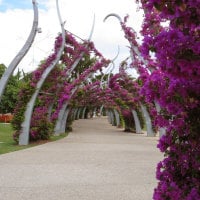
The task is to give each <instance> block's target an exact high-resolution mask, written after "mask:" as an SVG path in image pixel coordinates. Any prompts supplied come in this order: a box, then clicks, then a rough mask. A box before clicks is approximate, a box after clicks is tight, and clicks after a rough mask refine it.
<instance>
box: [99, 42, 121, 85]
mask: <svg viewBox="0 0 200 200" xmlns="http://www.w3.org/2000/svg"><path fill="white" fill-rule="evenodd" d="M117 47H118V48H117V54H116V56H115V57H114V58H113V59H112V60H111V63H112V64H113V66H112V69H111V70H110V67H109V68H108V69H107V71H106V72H105V74H104V75H103V76H102V77H101V81H100V86H101V88H103V78H104V77H105V75H106V74H107V73H108V72H109V71H110V72H109V75H108V80H107V82H109V78H110V75H111V73H112V71H113V70H114V68H115V64H114V61H115V60H116V59H117V57H118V56H119V52H120V47H119V45H118V46H117Z"/></svg>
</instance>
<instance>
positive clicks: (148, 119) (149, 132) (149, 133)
mask: <svg viewBox="0 0 200 200" xmlns="http://www.w3.org/2000/svg"><path fill="white" fill-rule="evenodd" d="M140 106H141V110H142V113H143V115H144V118H145V122H146V127H147V136H149V137H154V136H155V133H154V132H153V128H152V122H151V117H150V115H149V113H148V111H147V108H146V106H145V105H143V104H140Z"/></svg>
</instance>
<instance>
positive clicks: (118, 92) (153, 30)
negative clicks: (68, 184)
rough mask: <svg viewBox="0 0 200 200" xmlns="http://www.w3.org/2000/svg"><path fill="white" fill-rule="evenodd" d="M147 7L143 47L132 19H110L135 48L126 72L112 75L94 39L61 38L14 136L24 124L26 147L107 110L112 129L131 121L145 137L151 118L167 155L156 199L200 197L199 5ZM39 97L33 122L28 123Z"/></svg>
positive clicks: (20, 107)
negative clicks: (131, 70) (144, 129)
mask: <svg viewBox="0 0 200 200" xmlns="http://www.w3.org/2000/svg"><path fill="white" fill-rule="evenodd" d="M137 2H139V1H137ZM140 3H141V6H142V8H143V10H144V23H143V27H142V30H141V33H142V37H143V40H142V44H139V43H138V42H137V40H136V38H137V35H136V32H135V31H134V29H132V28H131V27H128V26H126V21H127V20H128V17H127V16H126V17H125V18H124V20H122V19H121V17H120V16H118V15H117V14H110V15H108V16H107V17H106V19H107V18H108V17H110V16H114V17H117V18H118V19H119V22H120V25H121V27H122V30H123V32H124V36H125V38H126V39H127V40H128V41H129V43H130V58H131V63H130V64H127V63H126V62H124V61H123V62H122V63H121V65H120V66H119V73H116V74H111V73H110V74H108V75H107V76H105V74H104V73H103V68H106V67H108V66H109V64H110V63H111V61H110V60H107V59H105V58H104V57H103V55H102V54H101V53H100V52H99V51H98V50H97V49H96V48H95V46H94V44H93V43H92V42H91V41H89V40H82V41H77V39H76V38H75V37H74V36H73V34H71V33H69V32H67V31H63V32H62V34H59V35H58V37H57V38H56V41H55V47H54V52H53V53H52V54H51V55H50V56H49V57H48V58H47V59H46V60H45V61H44V62H43V63H41V65H40V66H39V67H38V69H36V70H35V71H34V72H33V73H32V74H31V79H30V81H29V82H28V83H27V84H25V85H24V87H23V88H22V89H21V91H20V95H19V99H18V102H17V105H16V109H15V117H14V120H13V126H14V128H15V129H16V133H15V135H14V138H15V140H16V141H18V140H19V138H20V137H22V135H21V134H23V131H22V127H23V126H25V127H26V129H27V130H28V131H27V132H26V135H27V134H28V139H27V138H26V142H25V143H23V142H22V143H20V144H27V143H28V141H29V140H38V139H48V138H49V136H50V134H56V135H59V134H61V133H62V132H64V131H65V129H66V127H67V126H68V125H69V124H70V123H71V121H73V120H75V119H79V118H86V117H88V116H91V117H92V116H94V115H95V114H96V113H97V112H99V113H102V110H104V112H107V114H108V115H109V121H110V123H111V124H112V125H117V126H120V125H121V124H122V123H124V124H125V129H127V130H129V131H135V132H137V133H141V127H142V126H143V124H144V121H145V122H146V125H147V135H148V136H155V133H156V132H157V131H160V140H159V143H158V148H159V149H160V150H161V151H162V152H163V153H164V160H163V161H161V162H160V163H158V166H157V174H156V177H157V179H158V186H157V188H155V191H154V196H153V199H155V200H162V199H163V200H168V199H172V200H173V199H180V200H193V199H194V200H198V199H200V181H199V180H200V137H199V128H200V117H199V116H200V109H199V108H200V96H199V94H200V79H199V75H200V56H199V55H200V48H199V46H200V39H199V38H200V37H199V36H200V28H199V26H200V24H199V23H200V2H199V1H193V0H180V1H167V0H166V1H165V0H163V1H158V0H151V1H146V0H141V1H140ZM163 22H165V24H164V25H163ZM61 27H62V23H61ZM62 28H63V27H62ZM62 30H63V29H62ZM49 66H51V67H50V68H49ZM127 67H132V68H133V67H134V68H135V69H136V70H137V72H138V74H139V77H138V78H137V79H136V78H133V77H131V76H129V75H128V73H127V71H126V68H127ZM47 71H48V73H46V72H47ZM44 74H45V75H44ZM38 80H39V81H38ZM39 82H41V84H40V87H38V83H39ZM37 90H38V91H37ZM34 94H36V95H35V97H34V101H33V107H32V111H31V114H30V113H29V114H30V115H29V119H28V120H29V125H27V124H23V121H24V119H25V118H26V115H24V113H26V112H25V110H26V109H29V103H28V102H30V99H31V98H32V97H33V95H34ZM26 105H28V107H26ZM141 113H143V115H144V116H143V117H142V115H141ZM122 121H123V122H122Z"/></svg>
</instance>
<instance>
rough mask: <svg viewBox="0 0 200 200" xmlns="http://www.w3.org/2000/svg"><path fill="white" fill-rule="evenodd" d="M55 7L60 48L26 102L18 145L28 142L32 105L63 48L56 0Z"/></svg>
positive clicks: (63, 33) (63, 31) (63, 35)
mask: <svg viewBox="0 0 200 200" xmlns="http://www.w3.org/2000/svg"><path fill="white" fill-rule="evenodd" d="M56 7H57V13H58V18H59V22H60V25H61V30H62V45H61V47H60V49H59V51H58V53H57V55H56V59H55V60H54V61H53V62H52V63H51V65H50V66H49V67H47V68H46V69H45V71H44V72H43V74H42V77H41V79H40V80H39V81H38V83H37V86H36V90H35V93H34V94H33V95H32V97H31V99H30V101H29V102H28V104H27V107H26V111H25V120H24V122H23V123H22V129H21V134H20V135H19V145H27V144H28V143H29V131H30V123H31V117H32V113H33V108H34V105H35V101H36V98H37V96H38V94H39V91H40V89H41V87H42V85H43V83H44V82H45V80H46V78H47V77H48V75H49V73H50V72H51V71H52V69H53V68H54V67H55V66H56V64H57V63H58V61H59V60H60V57H61V55H62V52H63V50H64V45H65V30H64V24H63V22H62V19H61V16H60V10H59V7H58V0H57V1H56Z"/></svg>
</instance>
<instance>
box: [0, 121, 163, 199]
mask: <svg viewBox="0 0 200 200" xmlns="http://www.w3.org/2000/svg"><path fill="white" fill-rule="evenodd" d="M157 139H158V138H149V137H146V136H145V135H136V134H131V133H125V132H123V131H122V130H121V129H117V128H116V127H113V126H111V125H110V124H108V121H107V119H106V118H105V117H103V118H94V119H88V120H83V119H81V120H78V121H75V122H74V124H73V132H71V133H70V134H69V136H68V137H66V138H64V139H62V140H59V141H56V142H52V143H47V144H43V145H40V146H37V147H33V148H29V149H26V150H22V151H17V152H13V153H8V154H3V155H0V199H1V200H151V199H152V194H153V189H154V187H155V186H156V179H155V168H156V165H157V163H158V161H160V160H161V159H162V155H161V154H160V153H159V151H158V149H157V148H156V144H157Z"/></svg>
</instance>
